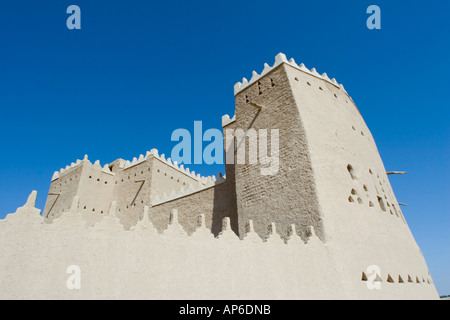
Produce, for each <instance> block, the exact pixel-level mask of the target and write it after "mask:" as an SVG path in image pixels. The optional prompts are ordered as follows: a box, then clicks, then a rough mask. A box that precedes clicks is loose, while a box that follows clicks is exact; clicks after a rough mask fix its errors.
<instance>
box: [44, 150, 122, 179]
mask: <svg viewBox="0 0 450 320" xmlns="http://www.w3.org/2000/svg"><path fill="white" fill-rule="evenodd" d="M83 164H90V165H92V166H93V167H95V168H97V169H99V170H100V171H102V172H104V173H107V174H110V175H113V176H114V175H115V174H114V173H113V172H111V170H110V169H109V166H108V165H107V164H105V165H104V166H103V167H102V166H101V165H100V160H97V161H95V162H94V164H92V162H90V161H89V159H88V155H85V156H84V158H83V160H79V159H78V160H77V161H76V162H72V163H71V164H70V166H66V167H65V168H61V169H60V170H59V171H55V172H54V173H53V177H52V180H51V181H52V182H53V181H55V180H57V179H59V178H61V177H63V176H64V175H66V174H68V173H69V172H71V171H73V169H75V168H79V167H80V166H82V165H83Z"/></svg>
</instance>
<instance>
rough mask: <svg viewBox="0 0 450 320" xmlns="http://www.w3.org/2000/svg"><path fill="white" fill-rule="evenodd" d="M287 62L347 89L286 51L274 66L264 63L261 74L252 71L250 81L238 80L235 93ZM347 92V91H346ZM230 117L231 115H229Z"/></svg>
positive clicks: (276, 59)
mask: <svg viewBox="0 0 450 320" xmlns="http://www.w3.org/2000/svg"><path fill="white" fill-rule="evenodd" d="M283 63H286V64H288V65H290V66H292V67H294V68H296V69H298V70H300V71H303V72H305V73H308V74H310V75H312V76H314V77H316V78H319V79H322V80H325V81H327V82H329V83H331V84H332V85H334V86H336V87H338V88H341V89H342V90H344V91H345V89H344V86H343V85H342V84H339V83H338V82H337V81H336V79H334V78H333V79H330V78H329V77H328V75H327V74H326V73H323V74H322V75H320V74H319V73H318V72H317V70H316V69H315V68H312V69H311V70H309V69H308V68H306V67H305V65H304V64H303V63H302V64H300V65H298V64H297V63H296V62H295V60H294V59H293V58H292V59H290V60H288V59H287V58H286V55H285V54H284V53H281V52H280V53H279V54H277V55H276V56H275V63H274V65H273V66H269V65H268V64H267V63H265V64H264V69H263V71H262V72H261V74H258V73H257V72H256V71H253V73H252V78H251V79H250V81H248V80H247V79H246V78H242V82H237V83H236V84H235V85H234V95H237V94H238V93H239V92H241V91H242V90H244V89H245V88H247V87H248V86H249V85H251V84H253V83H255V82H256V81H258V80H259V79H260V78H261V77H263V76H264V75H266V74H267V73H269V72H270V71H272V70H273V69H275V68H276V67H278V66H279V65H281V64H283ZM345 92H347V91H345ZM224 117H225V116H224ZM228 118H229V116H228ZM223 120H224V118H223V117H222V126H223V125H224V124H223Z"/></svg>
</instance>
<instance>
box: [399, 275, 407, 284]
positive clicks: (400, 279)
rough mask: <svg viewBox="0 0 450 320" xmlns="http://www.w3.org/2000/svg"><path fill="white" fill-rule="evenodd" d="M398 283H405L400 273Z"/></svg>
mask: <svg viewBox="0 0 450 320" xmlns="http://www.w3.org/2000/svg"><path fill="white" fill-rule="evenodd" d="M398 283H405V281H403V279H402V277H401V276H400V275H399V276H398Z"/></svg>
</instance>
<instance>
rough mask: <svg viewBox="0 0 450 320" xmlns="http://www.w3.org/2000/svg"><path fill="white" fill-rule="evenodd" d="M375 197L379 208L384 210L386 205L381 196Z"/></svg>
mask: <svg viewBox="0 0 450 320" xmlns="http://www.w3.org/2000/svg"><path fill="white" fill-rule="evenodd" d="M377 198H378V204H379V205H380V208H381V210H383V211H386V207H385V206H384V202H383V198H381V197H377Z"/></svg>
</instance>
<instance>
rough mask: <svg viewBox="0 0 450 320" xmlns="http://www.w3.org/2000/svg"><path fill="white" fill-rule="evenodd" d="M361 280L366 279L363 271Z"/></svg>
mask: <svg viewBox="0 0 450 320" xmlns="http://www.w3.org/2000/svg"><path fill="white" fill-rule="evenodd" d="M361 281H367V276H366V274H365V273H364V272H363V273H362V276H361Z"/></svg>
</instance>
